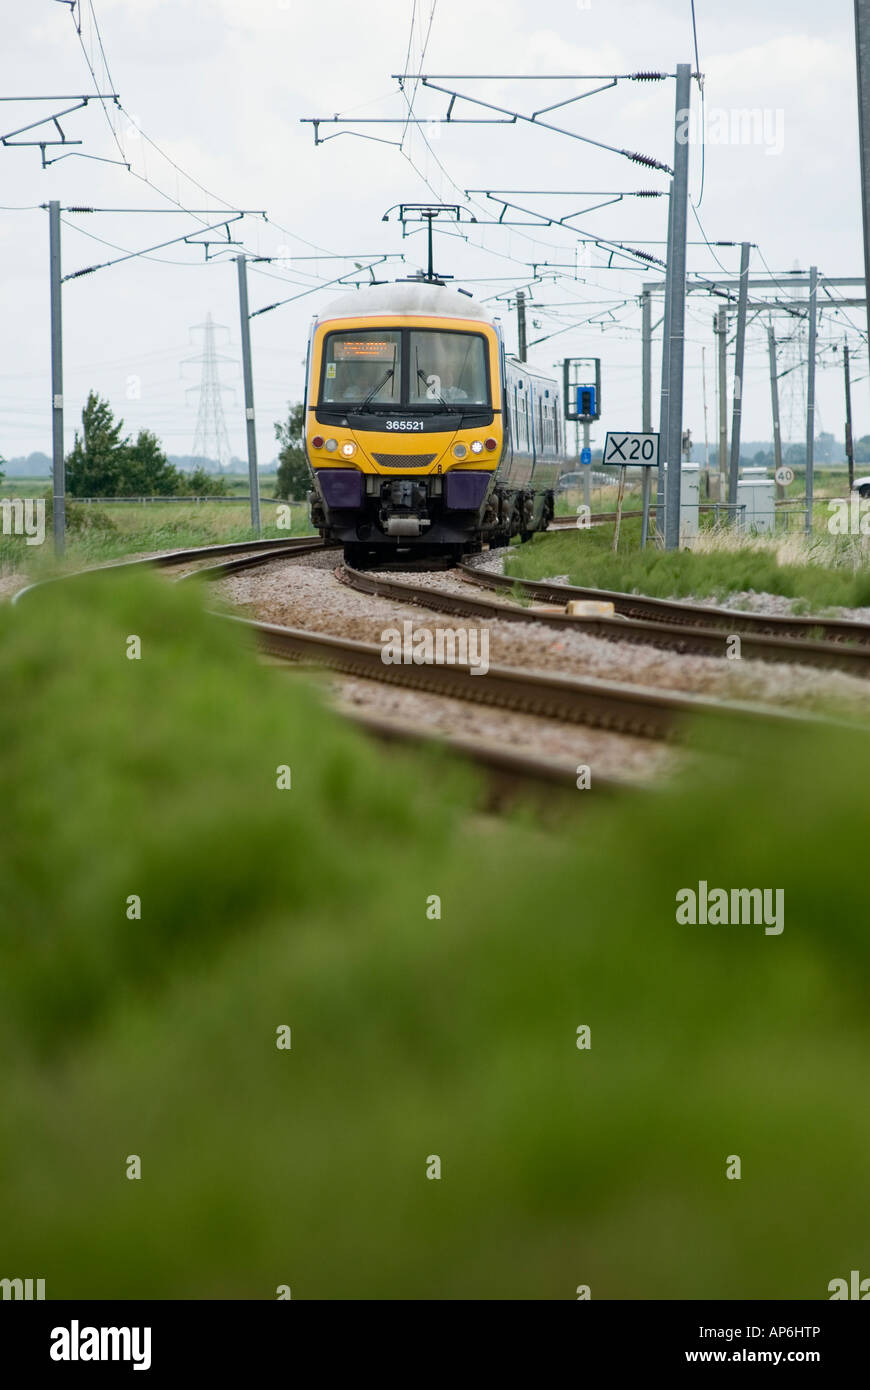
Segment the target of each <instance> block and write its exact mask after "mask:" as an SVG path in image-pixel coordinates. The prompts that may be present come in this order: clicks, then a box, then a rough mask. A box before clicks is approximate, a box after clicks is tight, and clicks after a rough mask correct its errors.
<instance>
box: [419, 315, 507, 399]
mask: <svg viewBox="0 0 870 1390" xmlns="http://www.w3.org/2000/svg"><path fill="white" fill-rule="evenodd" d="M409 357H410V361H409V369H408V393H409V394H408V403H409V404H410V405H425V404H427V403H428V402H437V401H445V402H447V403H448V404H451V405H452V404H457V405H483V406H485V405H488V404H489V392H488V389H487V378H486V349H485V342H484V339H483V338H482V337H481V335H480V334H479V333H455V332H454V333H443V332H439V331H438V330H437V329H428V328H427V329H412V330H411V333H410V354H409Z"/></svg>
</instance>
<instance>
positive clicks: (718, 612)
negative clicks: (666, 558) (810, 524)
mask: <svg viewBox="0 0 870 1390" xmlns="http://www.w3.org/2000/svg"><path fill="white" fill-rule="evenodd" d="M458 570H459V572H460V573H461V575H462V578H463V579H467V580H468V581H469V582H470V583H472V584H477V585H479V586H480V587H482V588H487V589H494V590H499V591H502V592H504V591H510V592H513V593H518V594H522V595H523V597H525V598H531V599H536V600H537V601H538V602H540V603H559V604H566V603H568V602H569V601H570V600H571V599H588V600H592V601H597V602H604V603H612V604H613V607H614V611H615V612H616V613H620V614H622V616H623V617H625V618H633V619H636V620H646V621H648V622H652V623H656V624H658V625H662V624H664V625H668V624H669V625H671V626H676V627H681V628H683V629H684V630H687V631H688V630H690V629H693V628H695V629H702V630H703V629H708V630H715V631H717V632H720V633H722V632H725V633H727V634H728V635H729V636H732V635H734V634H737V635H739V636H740V637H741V639H743V640H745V639H747V638H749V637H750V636H751V637H762V636H769V637H776V638H779V639H790V640H791V641H792V642H794V644H795V646H796V647H797V646H800V647H801V648H803V647H804V646H805V645H806V646H807V648H809V647H810V646H811V644H815V646H816V647H821V646H822V645H823V644H827V645H828V647H830V646H834V645H841V646H843V647H844V648H845V647H846V646H847V645H848V644H850V643H851V644H852V651H853V652H854V651H856V650H858V649H859V648H862V647H867V646H868V645H870V623H859V622H855V621H854V620H853V619H851V618H796V617H773V616H772V615H770V614H765V613H744V612H741V611H740V610H739V609H736V608H713V607H707V606H706V605H705V604H701V603H681V602H678V601H677V600H676V599H663V598H649V597H647V596H646V595H644V594H624V593H620V592H619V591H618V590H613V589H585V588H581V587H579V586H577V585H574V584H553V583H548V582H547V581H545V580H539V579H514V578H512V577H511V576H510V575H501V574H492V573H490V572H489V571H483V570H480V569H478V568H476V567H475V566H474V565H467V564H462V565H459V566H458ZM820 664H825V663H824V662H821V663H820Z"/></svg>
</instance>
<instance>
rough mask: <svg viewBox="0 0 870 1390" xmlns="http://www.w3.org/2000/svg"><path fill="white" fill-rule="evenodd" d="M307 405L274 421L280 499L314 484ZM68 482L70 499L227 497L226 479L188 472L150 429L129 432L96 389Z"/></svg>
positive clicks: (202, 471)
mask: <svg viewBox="0 0 870 1390" xmlns="http://www.w3.org/2000/svg"><path fill="white" fill-rule="evenodd" d="M302 433H303V407H302V405H301V404H297V405H291V406H290V407H289V409H288V416H287V419H286V420H284V421H279V422H278V423H277V424H276V425H275V436H276V438H277V440H278V443H279V445H280V451H279V454H278V473H277V479H276V489H275V495H276V497H285V498H287V499H289V500H297V501H300V500H302V499H303V498H304V497H305V494H306V492H307V491H308V488H309V486H310V474H309V470H308V464H307V462H306V459H305V451H304V448H303V444H302ZM66 486H67V492H68V493H69V495H70V497H179V496H194V497H195V496H200V497H201V496H208V497H224V496H226V495H227V492H228V488H227V484H226V480H225V479H224V478H221V477H217V478H215V477H213V476H211V475H210V474H209V473H208V472H207V471H206V470H205V469H204V468H202V467H199V468H195V469H194V470H193V472H191V473H185V472H183V471H182V470H181V469H179V468H176V467H175V465H174V464H172V463H170V462H169V459H168V458H167V457H166V454H165V453H164V451H163V448H162V446H161V444H160V440H159V439H158V438H157V436H156V435H155V434H153V433H152V431H151V430H140V431H139V433H138V434H137V436H136V438H135V439H133V437H132V436H131V435H129V434H125V433H124V421H123V420H120V419H119V420H116V419H115V415H114V412H113V410H112V407H111V405H110V404H109V402H108V401H107V400H104V399H103V398H102V397H101V396H99V395H98V394H97V393H96V392H95V391H91V392H89V394H88V399H87V403H86V405H85V408H84V410H83V411H82V426H81V432H79V431H78V430H77V431H76V434H75V441H74V443H73V447H72V449H71V450H70V452H69V454H68V455H67V457H66Z"/></svg>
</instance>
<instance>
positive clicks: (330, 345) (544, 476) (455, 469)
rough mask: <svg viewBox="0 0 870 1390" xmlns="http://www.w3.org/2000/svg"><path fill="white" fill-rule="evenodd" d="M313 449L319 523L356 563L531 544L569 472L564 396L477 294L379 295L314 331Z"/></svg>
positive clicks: (355, 297)
mask: <svg viewBox="0 0 870 1390" xmlns="http://www.w3.org/2000/svg"><path fill="white" fill-rule="evenodd" d="M305 449H306V455H307V458H308V462H309V464H310V466H311V470H312V473H313V477H314V489H313V491H312V492H311V493H310V494H309V501H310V504H311V519H312V522H313V524H314V525H315V526H316V527H317V528H318V529H319V531H320V534H321V535H322V536H324V537H325V538H327V539H330V540H336V541H339V542H341V543H343V545H344V548H345V556H346V558H347V559H348V560H350V561H352V562H359V561H361V560H364V559H366V558H368V557H370V556H372V555H374V554H381V555H386V554H390V553H395V552H396V551H397V550H399V549H402V550H408V549H412V550H420V549H425V550H426V552H427V553H432V552H433V551H434V552H439V551H441V552H447V553H449V554H452V555H454V556H458V555H459V554H462V553H466V552H469V551H474V550H479V549H480V547H481V545H482V543H483V542H484V541H488V542H489V543H490V544H491V545H503V544H507V542H508V541H509V540H510V538H511V536H514V535H520V536H521V537H522V538H523V539H524V540H527V539H528V538H529V537H530V536H532V535H533V534H534V532H535V531H543V530H545V529H546V527H547V524H548V522H549V520H550V518H551V517H552V515H553V490H554V487H555V484H556V481H557V479H558V477H559V474H560V473H561V472H562V471H563V469H564V464H565V449H564V422H563V418H562V400H561V388H560V386H559V384H558V382H557V381H556V380H555V379H554V378H551V377H548V376H546V375H544V374H542V373H541V372H539V371H537V370H535V369H534V368H531V367H529V366H528V364H527V363H525V362H520V361H519V360H518V359H516V358H514V357H509V356H507V355H506V353H505V349H504V342H503V339H502V333H501V326H500V324H499V322H498V320H497V319H494V318H492V317H491V316H490V315H489V314H488V313H487V312H486V310H485V309H483V308H482V307H481V306H480V305H478V304H476V303H475V302H474V300H473V299H472V298H471V296H470V295H468V294H467V293H466V292H464V291H461V290H456V289H453V288H450V287H448V286H446V285H444V284H442V283H439V282H437V281H434V282H432V281H428V280H406V281H398V282H396V283H395V284H389V285H372V286H371V287H367V288H365V289H362V290H355V291H353V292H350V293H348V294H345V295H343V296H342V297H341V298H340V299H338V300H336V301H335V302H334V303H333V304H331V305H329V306H328V307H327V309H326V310H325V311H324V313H323V314H322V315H321V316H319V317H318V318H317V319H315V321H314V324H313V326H312V330H311V338H310V341H309V348H308V371H307V385H306V401H305Z"/></svg>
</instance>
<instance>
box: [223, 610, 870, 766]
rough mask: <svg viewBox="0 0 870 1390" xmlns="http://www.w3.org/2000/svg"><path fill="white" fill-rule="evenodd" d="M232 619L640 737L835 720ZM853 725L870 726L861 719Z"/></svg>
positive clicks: (296, 643) (339, 657) (402, 678)
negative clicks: (418, 655) (402, 658)
mask: <svg viewBox="0 0 870 1390" xmlns="http://www.w3.org/2000/svg"><path fill="white" fill-rule="evenodd" d="M227 621H228V622H234V623H239V624H241V625H242V626H243V627H245V628H247V629H248V631H249V632H250V633H251V634H252V636H253V637H254V639H255V640H256V642H257V645H258V646H259V647H260V649H261V650H262V651H265V652H267V653H268V654H269V655H270V656H273V657H277V658H278V659H279V660H282V661H294V662H301V663H304V664H308V665H313V666H321V667H327V668H328V669H330V670H334V671H340V672H341V673H342V674H344V675H349V676H356V677H360V678H362V679H365V680H378V681H383V682H385V683H387V684H391V685H401V686H405V687H407V688H409V689H412V690H420V691H424V692H426V693H428V694H433V695H447V696H451V697H453V698H455V699H460V700H471V701H474V702H476V703H479V704H486V705H495V706H499V707H501V708H502V709H508V710H513V711H516V712H517V713H522V714H536V715H542V716H544V717H546V718H552V719H559V720H561V721H562V722H564V723H568V724H585V725H587V726H589V727H592V728H598V729H608V730H612V731H614V732H616V733H623V734H633V735H635V736H636V737H641V738H652V739H680V738H681V737H683V735H684V734H685V732H686V730H687V728H688V726H689V724H690V723H696V722H703V723H705V724H706V725H708V726H716V725H720V726H722V725H724V726H728V727H731V726H733V725H734V724H737V723H744V724H749V723H751V724H753V725H767V726H768V727H770V728H774V727H777V728H789V729H793V728H795V729H796V728H799V727H802V726H804V725H806V724H808V723H810V724H821V725H824V724H829V723H831V722H832V721H830V720H826V719H822V718H820V717H818V716H815V715H806V714H793V713H791V712H789V711H782V710H776V709H772V708H770V707H768V706H766V705H755V704H749V703H739V702H726V701H721V700H711V699H708V698H707V697H706V696H702V695H688V694H681V693H677V692H673V691H663V690H654V689H650V688H647V687H645V686H639V685H626V684H624V683H622V682H617V681H605V680H598V679H596V678H594V677H591V676H590V677H586V678H585V679H578V678H576V677H573V676H561V675H555V674H550V673H547V672H539V671H522V670H518V669H515V668H514V667H510V666H494V665H491V666H490V667H489V669H488V671H487V672H486V674H485V675H481V674H479V673H478V672H476V671H475V670H473V668H471V667H470V666H466V665H461V664H458V663H450V664H443V665H442V664H438V663H437V662H432V663H423V664H421V665H417V664H416V663H413V662H411V661H408V662H407V663H404V664H392V663H390V664H387V663H385V661H384V659H383V654H382V648H381V647H380V646H378V645H376V644H375V643H371V642H357V641H355V640H352V639H350V638H339V637H329V636H326V635H325V634H323V633H315V632H308V631H306V630H303V629H300V628H287V627H278V626H276V625H274V624H272V623H259V622H254V621H252V620H251V619H248V618H239V617H228V618H227ZM850 727H851V726H850ZM854 727H855V728H856V730H857V731H860V732H868V733H870V730H867V731H865V730H863V728H862V727H861V726H859V725H856V726H854Z"/></svg>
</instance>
